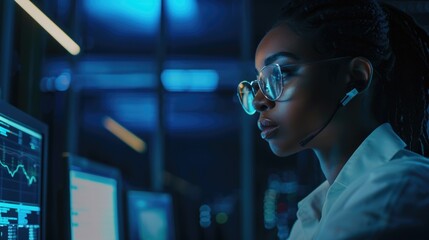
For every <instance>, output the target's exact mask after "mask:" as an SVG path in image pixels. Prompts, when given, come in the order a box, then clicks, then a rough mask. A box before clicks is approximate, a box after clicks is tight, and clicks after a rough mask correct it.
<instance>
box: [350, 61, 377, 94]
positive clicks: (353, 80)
mask: <svg viewBox="0 0 429 240" xmlns="http://www.w3.org/2000/svg"><path fill="white" fill-rule="evenodd" d="M372 75H373V68H372V64H371V62H370V61H369V60H368V59H366V58H364V57H355V58H353V59H352V60H351V61H350V64H349V78H348V82H347V86H348V87H349V89H350V90H351V89H353V88H356V90H358V92H362V91H364V90H365V89H367V88H368V87H369V85H371V81H372Z"/></svg>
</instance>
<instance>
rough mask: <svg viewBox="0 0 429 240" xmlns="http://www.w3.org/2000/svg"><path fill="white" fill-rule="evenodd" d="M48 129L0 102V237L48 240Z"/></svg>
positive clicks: (22, 239) (18, 239)
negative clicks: (46, 232)
mask: <svg viewBox="0 0 429 240" xmlns="http://www.w3.org/2000/svg"><path fill="white" fill-rule="evenodd" d="M47 139H48V127H47V126H46V125H45V124H43V123H42V122H40V121H38V120H36V119H35V118H33V117H31V116H29V115H28V114H25V113H24V112H22V111H20V110H18V109H17V108H15V107H13V106H11V105H9V104H8V103H5V102H3V101H0V238H1V239H17V240H35V239H45V224H44V223H45V215H46V214H45V201H46V164H47V152H48V141H47Z"/></svg>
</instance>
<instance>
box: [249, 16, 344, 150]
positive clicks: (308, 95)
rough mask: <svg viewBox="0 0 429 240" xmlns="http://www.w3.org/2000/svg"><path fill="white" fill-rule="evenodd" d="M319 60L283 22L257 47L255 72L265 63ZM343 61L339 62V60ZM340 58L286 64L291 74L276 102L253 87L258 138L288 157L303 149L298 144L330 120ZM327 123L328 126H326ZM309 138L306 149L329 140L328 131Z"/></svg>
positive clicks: (336, 97)
mask: <svg viewBox="0 0 429 240" xmlns="http://www.w3.org/2000/svg"><path fill="white" fill-rule="evenodd" d="M318 59H326V58H323V57H322V56H321V55H320V54H318V53H317V52H316V51H315V50H314V49H313V47H312V44H311V43H309V42H308V41H305V39H303V38H302V37H299V36H298V35H297V34H296V33H295V32H293V31H292V30H291V28H289V27H288V26H287V25H286V24H282V25H279V26H277V27H275V28H273V29H272V30H271V31H269V32H268V33H267V34H266V35H265V37H264V38H263V39H262V41H261V42H260V43H259V46H258V48H257V50H256V56H255V67H256V69H257V70H258V71H259V70H261V69H262V68H263V67H264V66H266V65H269V64H275V63H277V64H279V65H280V66H282V65H284V64H293V63H298V62H310V61H314V60H318ZM342 62H343V63H344V61H342ZM339 66H340V63H339V62H325V63H318V64H310V65H302V66H299V67H297V68H291V69H288V68H286V70H285V72H286V73H288V74H289V75H290V76H289V77H287V79H286V80H287V81H286V82H285V84H284V89H283V93H282V95H281V96H280V98H279V99H278V100H277V101H269V100H268V99H266V98H265V97H264V96H263V94H262V93H261V91H258V92H257V94H256V96H255V99H254V101H253V105H254V106H255V109H256V110H257V111H258V112H259V120H258V127H259V129H261V137H262V138H263V139H265V140H266V141H267V142H268V143H269V145H270V147H271V150H272V151H273V152H274V153H275V154H276V155H278V156H288V155H291V154H294V153H296V152H298V151H300V150H302V149H303V147H301V146H300V145H299V142H300V141H302V140H303V139H305V138H306V137H307V136H309V135H310V134H311V133H313V132H315V131H316V130H318V129H319V128H320V127H322V125H323V124H324V123H325V122H326V121H327V120H328V119H329V116H330V115H331V114H332V113H333V111H334V110H335V108H336V106H337V104H338V102H339V100H340V98H341V97H342V96H343V95H344V93H345V86H343V85H342V84H341V82H342V81H337V79H338V78H340V77H341V76H340V74H338V70H333V69H335V68H337V69H338V67H339ZM330 125H332V124H330ZM332 130H333V129H332V128H331V129H328V128H327V129H325V130H324V133H325V134H320V135H319V136H317V137H316V138H315V139H313V140H312V141H311V142H310V143H309V144H308V147H314V146H317V144H319V143H324V142H326V141H329V139H328V138H327V136H329V134H328V133H326V132H329V131H332Z"/></svg>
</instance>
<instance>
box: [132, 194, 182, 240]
mask: <svg viewBox="0 0 429 240" xmlns="http://www.w3.org/2000/svg"><path fill="white" fill-rule="evenodd" d="M127 201H128V218H127V219H128V228H129V229H128V234H129V239H133V240H174V239H175V228H174V219H173V206H172V205H173V204H172V198H171V196H170V195H169V194H168V193H159V192H148V191H139V190H131V191H128V192H127Z"/></svg>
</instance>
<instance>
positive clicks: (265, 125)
mask: <svg viewBox="0 0 429 240" xmlns="http://www.w3.org/2000/svg"><path fill="white" fill-rule="evenodd" d="M258 128H259V129H260V130H261V138H262V139H265V140H266V139H270V138H273V137H275V135H276V134H277V132H278V130H279V125H277V124H276V123H275V122H274V121H272V120H271V119H267V118H262V119H259V121H258Z"/></svg>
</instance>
